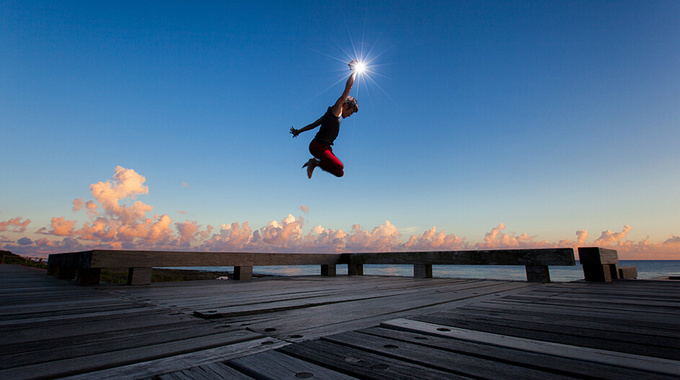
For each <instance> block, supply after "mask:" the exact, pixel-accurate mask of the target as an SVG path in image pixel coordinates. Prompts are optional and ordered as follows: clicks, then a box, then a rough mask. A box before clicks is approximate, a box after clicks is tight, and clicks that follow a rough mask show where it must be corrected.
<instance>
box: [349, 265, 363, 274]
mask: <svg viewBox="0 0 680 380" xmlns="http://www.w3.org/2000/svg"><path fill="white" fill-rule="evenodd" d="M347 275H348V276H363V275H364V264H352V263H349V264H347Z"/></svg>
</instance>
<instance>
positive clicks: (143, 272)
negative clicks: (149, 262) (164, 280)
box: [127, 268, 153, 285]
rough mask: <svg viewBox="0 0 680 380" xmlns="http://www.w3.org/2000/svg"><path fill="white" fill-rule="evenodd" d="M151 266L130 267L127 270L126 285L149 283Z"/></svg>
mask: <svg viewBox="0 0 680 380" xmlns="http://www.w3.org/2000/svg"><path fill="white" fill-rule="evenodd" d="M152 271H153V268H130V269H129V270H128V281H127V284H128V285H149V284H151V272H152Z"/></svg>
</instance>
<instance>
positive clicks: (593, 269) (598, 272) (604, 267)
mask: <svg viewBox="0 0 680 380" xmlns="http://www.w3.org/2000/svg"><path fill="white" fill-rule="evenodd" d="M583 277H584V278H585V280H586V281H596V282H611V281H612V280H617V279H618V278H619V270H618V265H617V264H590V265H586V264H584V265H583Z"/></svg>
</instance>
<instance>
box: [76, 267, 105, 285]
mask: <svg viewBox="0 0 680 380" xmlns="http://www.w3.org/2000/svg"><path fill="white" fill-rule="evenodd" d="M101 273H102V270H101V268H88V269H83V268H81V269H78V274H76V285H99V277H100V275H101Z"/></svg>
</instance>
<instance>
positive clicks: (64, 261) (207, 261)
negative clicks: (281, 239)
mask: <svg viewBox="0 0 680 380" xmlns="http://www.w3.org/2000/svg"><path fill="white" fill-rule="evenodd" d="M346 263H348V258H347V255H345V254H315V253H310V254H306V253H240V252H181V251H117V250H93V251H85V252H73V253H60V254H54V255H49V258H48V261H47V264H48V274H51V275H54V276H57V277H59V278H63V279H73V278H75V279H76V283H77V284H78V285H96V284H98V283H99V277H100V274H101V270H102V269H103V268H128V285H148V284H150V283H151V270H152V268H154V267H168V268H172V267H227V266H229V267H230V266H233V267H234V279H236V280H250V279H252V277H253V267H254V266H268V265H320V266H321V275H323V276H335V272H336V269H335V268H336V265H337V264H346Z"/></svg>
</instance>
